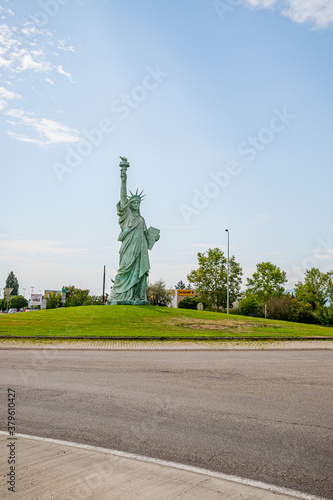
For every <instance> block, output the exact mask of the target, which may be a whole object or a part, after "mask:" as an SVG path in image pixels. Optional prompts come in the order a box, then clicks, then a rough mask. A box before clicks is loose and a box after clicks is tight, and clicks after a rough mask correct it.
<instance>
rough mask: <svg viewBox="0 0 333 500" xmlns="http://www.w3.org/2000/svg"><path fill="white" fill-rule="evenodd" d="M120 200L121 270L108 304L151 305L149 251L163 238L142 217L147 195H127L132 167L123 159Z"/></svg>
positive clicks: (118, 207)
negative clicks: (129, 173) (142, 203)
mask: <svg viewBox="0 0 333 500" xmlns="http://www.w3.org/2000/svg"><path fill="white" fill-rule="evenodd" d="M120 159H121V162H120V164H119V166H120V169H121V170H120V178H121V188H120V201H119V202H118V204H117V213H118V216H119V225H120V228H121V232H120V235H119V237H118V240H119V241H121V242H122V244H121V248H120V250H119V253H120V259H119V269H118V272H117V275H116V277H115V280H114V284H113V287H112V289H111V294H110V297H109V300H108V304H111V305H116V304H129V305H148V304H149V302H148V301H147V279H148V272H149V269H150V264H149V256H148V249H149V250H151V249H152V248H153V246H154V243H155V242H156V241H158V240H159V238H160V231H159V229H156V228H154V227H150V228H149V229H147V227H146V223H145V220H144V218H143V217H141V215H140V204H141V201H142V199H143V198H144V196H143V195H142V191H141V193H138V190H137V191H136V193H135V194H133V193H131V191H130V195H131V196H128V195H127V186H126V182H127V169H128V168H129V166H130V164H129V162H128V161H127V158H125V157H123V156H121V157H120Z"/></svg>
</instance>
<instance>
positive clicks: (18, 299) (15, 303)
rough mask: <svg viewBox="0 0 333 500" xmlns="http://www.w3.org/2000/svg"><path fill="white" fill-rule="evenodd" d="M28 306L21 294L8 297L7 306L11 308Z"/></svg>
mask: <svg viewBox="0 0 333 500" xmlns="http://www.w3.org/2000/svg"><path fill="white" fill-rule="evenodd" d="M27 306H28V301H27V299H25V298H24V297H23V296H22V295H16V296H15V297H11V298H10V302H9V307H10V308H13V309H23V307H27Z"/></svg>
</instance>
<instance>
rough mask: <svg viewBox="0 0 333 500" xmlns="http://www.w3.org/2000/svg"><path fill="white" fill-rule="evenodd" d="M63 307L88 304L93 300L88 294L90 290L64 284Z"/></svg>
mask: <svg viewBox="0 0 333 500" xmlns="http://www.w3.org/2000/svg"><path fill="white" fill-rule="evenodd" d="M65 288H66V302H65V307H77V306H90V305H92V304H93V302H94V300H93V298H92V297H90V295H89V291H90V290H81V288H75V286H66V287H65Z"/></svg>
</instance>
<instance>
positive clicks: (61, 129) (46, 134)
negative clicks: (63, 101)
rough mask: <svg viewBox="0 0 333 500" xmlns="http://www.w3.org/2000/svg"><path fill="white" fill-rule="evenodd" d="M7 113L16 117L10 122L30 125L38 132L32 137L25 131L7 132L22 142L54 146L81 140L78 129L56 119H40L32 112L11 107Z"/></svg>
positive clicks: (17, 124)
mask: <svg viewBox="0 0 333 500" xmlns="http://www.w3.org/2000/svg"><path fill="white" fill-rule="evenodd" d="M5 114H6V115H7V116H10V117H11V118H14V120H12V121H9V122H8V123H10V124H12V125H15V126H24V127H28V128H29V127H30V128H31V129H33V131H34V132H35V133H37V137H30V136H27V135H26V134H24V133H23V134H22V133H19V132H7V135H9V136H10V137H12V138H13V139H17V140H19V141H21V142H26V143H33V144H37V145H39V146H52V145H55V144H68V143H75V142H78V141H79V140H80V138H79V133H78V131H77V130H75V129H72V128H70V127H67V126H66V125H63V124H62V123H60V122H57V121H55V120H50V119H47V118H41V119H39V118H37V117H36V115H35V114H34V113H32V112H26V111H24V110H23V109H10V110H8V111H6V112H5Z"/></svg>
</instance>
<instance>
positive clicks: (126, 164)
mask: <svg viewBox="0 0 333 500" xmlns="http://www.w3.org/2000/svg"><path fill="white" fill-rule="evenodd" d="M120 159H121V162H120V163H119V167H120V168H121V171H122V172H125V173H126V170H127V169H128V168H129V166H130V164H129V162H128V161H127V158H125V156H120Z"/></svg>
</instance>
